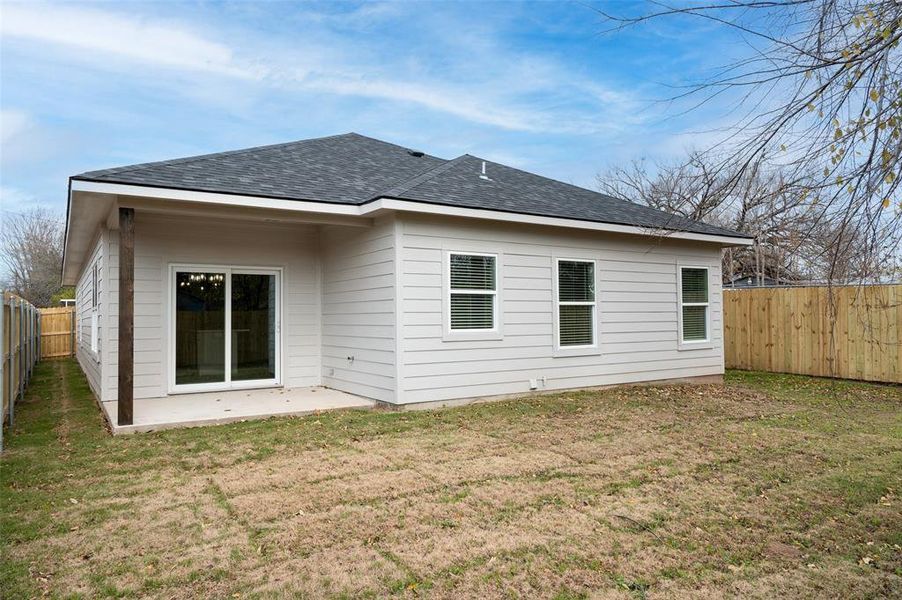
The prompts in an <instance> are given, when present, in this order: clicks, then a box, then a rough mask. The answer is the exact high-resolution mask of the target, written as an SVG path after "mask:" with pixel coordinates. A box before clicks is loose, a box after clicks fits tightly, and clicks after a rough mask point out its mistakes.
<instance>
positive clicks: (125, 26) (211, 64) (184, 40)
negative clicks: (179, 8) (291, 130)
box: [0, 3, 260, 77]
mask: <svg viewBox="0 0 902 600" xmlns="http://www.w3.org/2000/svg"><path fill="white" fill-rule="evenodd" d="M0 11H2V17H3V18H2V19H0V35H3V36H4V37H7V38H19V39H26V40H31V41H35V42H41V43H49V44H55V45H60V46H67V47H70V48H75V49H77V50H82V51H85V52H88V53H90V54H91V55H92V56H93V57H95V59H97V60H104V59H107V60H109V59H126V60H136V61H140V62H144V63H151V64H155V65H159V66H163V67H172V68H177V69H188V70H197V71H208V72H214V73H220V74H223V75H230V76H238V77H251V76H259V74H260V73H259V72H254V71H251V70H248V69H244V68H240V67H238V66H236V65H235V64H234V62H233V57H232V51H231V49H230V48H228V47H227V46H225V45H223V44H220V43H217V42H213V41H210V40H208V39H205V38H204V37H203V36H201V35H199V34H198V33H195V32H193V31H191V30H190V29H188V28H186V27H184V26H183V25H181V24H178V23H167V22H164V21H150V20H146V19H141V18H137V17H132V16H128V17H127V16H124V15H119V14H116V13H112V12H109V11H102V10H96V9H90V8H81V7H77V8H76V7H73V6H66V5H53V6H49V5H46V4H10V3H5V4H3V6H2V9H0Z"/></svg>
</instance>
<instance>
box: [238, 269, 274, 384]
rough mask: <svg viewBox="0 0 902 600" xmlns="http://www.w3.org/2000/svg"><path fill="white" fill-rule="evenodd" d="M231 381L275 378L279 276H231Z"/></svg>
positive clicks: (244, 274)
mask: <svg viewBox="0 0 902 600" xmlns="http://www.w3.org/2000/svg"><path fill="white" fill-rule="evenodd" d="M231 302H232V348H231V350H232V352H231V355H232V356H231V361H230V363H231V376H232V381H251V380H257V379H275V378H276V276H275V275H272V274H260V273H233V274H232V293H231Z"/></svg>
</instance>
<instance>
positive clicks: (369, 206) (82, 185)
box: [70, 176, 752, 246]
mask: <svg viewBox="0 0 902 600" xmlns="http://www.w3.org/2000/svg"><path fill="white" fill-rule="evenodd" d="M74 191H87V192H96V193H107V194H117V195H123V196H139V197H153V198H158V199H163V200H167V199H168V200H180V201H189V202H191V201H195V202H201V203H208V204H226V205H238V206H248V207H259V208H276V209H282V210H289V211H300V212H318V213H328V214H341V215H348V216H360V217H369V216H372V213H374V212H376V211H380V210H392V211H401V212H419V213H428V214H439V215H446V216H459V217H468V218H479V219H488V220H494V221H508V222H518V223H525V224H534V225H546V226H553V227H569V228H574V229H588V230H594V231H607V232H612V233H624V234H630V235H642V236H647V237H659V238H660V237H666V238H671V239H682V240H692V241H699V242H709V243H716V244H720V245H722V246H747V245H751V244H752V239H751V238H749V237H744V236H742V235H737V236H731V235H723V234H713V233H697V232H692V231H678V230H669V229H660V228H652V227H643V226H639V225H628V224H622V223H605V222H599V221H587V220H582V219H570V218H564V217H551V216H544V215H534V214H527V213H520V212H507V211H500V210H489V209H481V208H465V207H460V206H453V205H449V204H439V203H433V202H423V201H416V200H410V199H405V198H392V197H388V196H377V197H375V198H373V199H371V200H368V201H366V202H363V203H360V204H344V203H337V202H324V201H321V200H296V199H288V198H274V197H268V196H256V195H255V196H250V195H245V194H235V193H228V192H207V191H199V190H189V189H184V188H175V187H158V186H143V185H135V184H127V183H113V182H104V181H97V180H88V179H83V178H79V177H77V176H76V177H72V178H71V179H70V197H71V193H72V192H74Z"/></svg>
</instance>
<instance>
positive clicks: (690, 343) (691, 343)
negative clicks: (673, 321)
mask: <svg viewBox="0 0 902 600" xmlns="http://www.w3.org/2000/svg"><path fill="white" fill-rule="evenodd" d="M684 269H699V270H702V271H704V272H705V277H706V279H707V284H708V285H707V286H706V289H707V291H708V301H707V302H685V303H684V302H683V270H684ZM684 306H704V307H705V339H703V340H685V339H683V307H684ZM677 347H678V349H679V350H699V349H703V348H713V347H714V342H713V340H712V339H711V267H709V266H705V265H695V264H683V263H677Z"/></svg>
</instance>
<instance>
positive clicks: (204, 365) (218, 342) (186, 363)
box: [175, 271, 226, 385]
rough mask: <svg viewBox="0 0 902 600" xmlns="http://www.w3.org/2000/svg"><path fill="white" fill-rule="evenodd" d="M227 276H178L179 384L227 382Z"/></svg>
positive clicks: (176, 282) (205, 273)
mask: <svg viewBox="0 0 902 600" xmlns="http://www.w3.org/2000/svg"><path fill="white" fill-rule="evenodd" d="M225 341H226V273H224V272H200V271H191V272H187V271H186V272H182V271H178V272H176V274H175V383H176V385H190V384H203V383H223V382H225V380H226V372H225V364H226V362H225V356H226V347H225Z"/></svg>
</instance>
